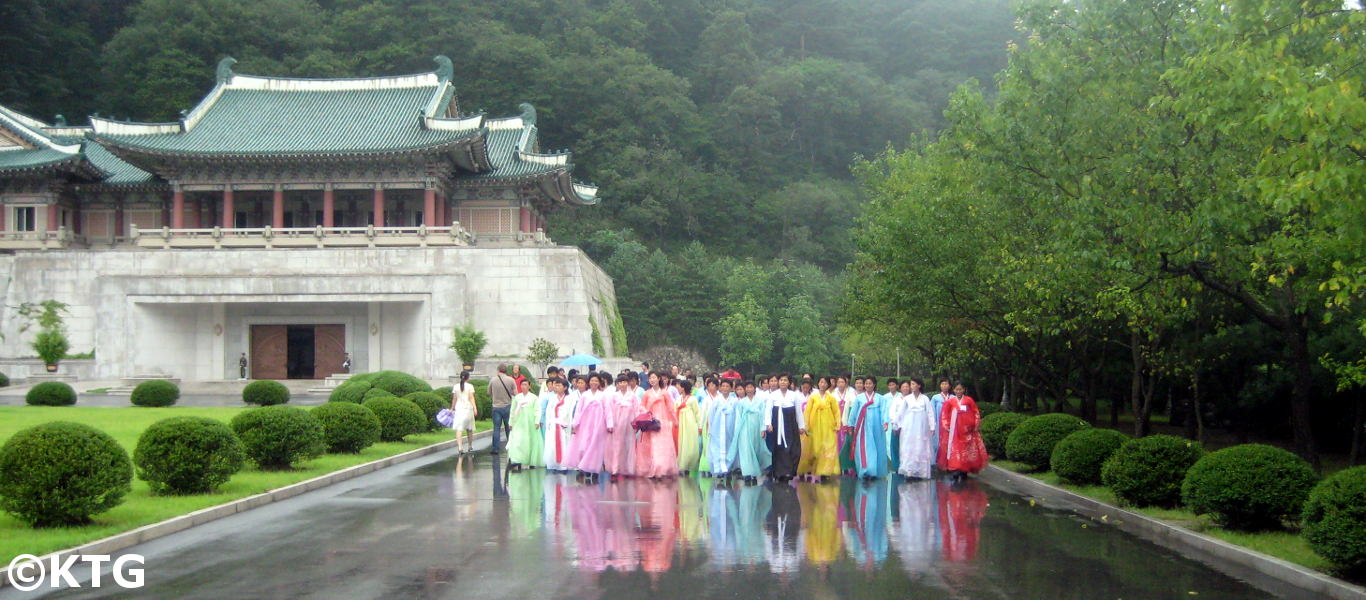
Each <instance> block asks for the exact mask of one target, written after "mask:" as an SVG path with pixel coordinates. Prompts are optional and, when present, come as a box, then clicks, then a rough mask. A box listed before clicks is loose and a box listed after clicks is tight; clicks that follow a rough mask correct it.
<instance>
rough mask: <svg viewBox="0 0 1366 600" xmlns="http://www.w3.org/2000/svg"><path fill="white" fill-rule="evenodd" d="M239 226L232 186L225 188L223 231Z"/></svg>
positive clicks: (221, 224)
mask: <svg viewBox="0 0 1366 600" xmlns="http://www.w3.org/2000/svg"><path fill="white" fill-rule="evenodd" d="M235 225H237V211H236V210H235V209H234V208H233V205H232V186H231V185H225V186H223V221H222V223H220V226H221V227H223V229H232V228H233V227H234V226H235Z"/></svg>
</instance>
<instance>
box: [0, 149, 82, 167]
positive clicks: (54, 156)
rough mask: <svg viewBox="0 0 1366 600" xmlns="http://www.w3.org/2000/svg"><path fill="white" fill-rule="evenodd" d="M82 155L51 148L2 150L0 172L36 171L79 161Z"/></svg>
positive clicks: (0, 152)
mask: <svg viewBox="0 0 1366 600" xmlns="http://www.w3.org/2000/svg"><path fill="white" fill-rule="evenodd" d="M80 159H81V155H79V154H69V153H66V152H61V151H58V150H53V149H51V148H40V149H37V150H29V149H22V150H5V151H0V172H16V171H36V170H40V169H46V168H51V167H56V166H58V165H60V164H61V163H63V162H67V161H77V162H79V161H80Z"/></svg>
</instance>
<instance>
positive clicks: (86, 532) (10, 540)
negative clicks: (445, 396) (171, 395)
mask: <svg viewBox="0 0 1366 600" xmlns="http://www.w3.org/2000/svg"><path fill="white" fill-rule="evenodd" d="M243 410H249V409H247V408H195V407H174V406H173V407H167V408H140V407H120V408H101V407H81V406H68V407H46V406H0V440H8V439H9V438H10V436H11V435H13V434H14V433H15V432H17V431H19V430H21V429H24V428H27V427H31V426H33V425H37V424H39V423H46V422H49V421H75V422H77V423H84V424H87V425H91V426H93V427H95V428H97V429H100V430H102V431H104V432H106V433H108V434H109V435H112V436H114V439H116V440H118V441H119V443H120V444H122V445H123V447H124V448H126V449H127V450H128V453H129V456H132V453H133V448H134V447H135V446H136V445H137V440H138V436H139V435H141V434H142V431H143V430H144V429H146V428H147V426H148V425H151V424H152V423H155V422H156V421H159V420H161V419H165V418H167V417H185V416H196V417H209V418H212V419H218V420H220V421H223V422H225V423H226V422H228V421H229V420H231V419H232V417H233V416H234V415H236V414H237V413H239V412H242V411H243ZM477 426H478V429H479V431H483V430H486V429H488V428H489V427H490V425H489V422H488V421H480V422H478V424H477ZM452 437H453V436H452V435H451V432H450V431H449V430H442V431H436V432H433V433H424V434H421V435H412V436H408V438H407V440H406V441H404V442H389V443H380V444H376V445H374V446H371V447H369V448H367V449H366V450H365V451H364V452H361V453H360V454H327V455H324V456H322V457H319V458H317V459H315V460H311V461H308V462H306V463H302V464H301V465H299V467H297V468H296V469H295V470H293V471H261V470H259V469H256V468H255V467H248V468H246V469H243V470H242V471H240V472H238V473H237V474H236V475H234V476H233V478H232V480H231V481H229V482H227V483H226V484H224V485H223V486H222V487H221V488H219V490H218V492H217V493H215V494H204V495H196V496H154V495H152V493H151V491H150V490H149V489H148V488H147V484H146V483H144V482H143V481H141V480H139V479H136V478H135V479H134V480H133V491H132V492H131V493H129V494H128V495H127V496H126V497H125V499H124V502H123V504H121V505H119V506H117V507H115V508H114V509H112V510H110V511H109V512H106V513H102V514H99V515H95V517H94V521H95V522H94V523H93V524H91V525H86V526H83V527H59V528H51V529H32V528H30V527H29V526H27V525H25V524H24V523H23V522H21V521H19V520H17V519H15V518H14V517H12V516H10V515H9V514H6V513H0V564H9V561H10V560H11V559H12V558H14V557H15V556H16V555H19V554H37V555H42V554H44V553H47V552H52V551H54V550H60V549H62V548H69V547H72V546H76V545H79V544H83V543H86V542H91V541H94V540H98V539H100V538H104V537H108V536H111V535H114V534H116V533H121V532H124V531H128V530H130V529H136V528H138V527H141V526H143V525H148V524H151V523H156V522H158V521H163V520H166V519H169V518H172V517H176V516H179V515H183V514H186V513H190V512H194V511H196V510H199V509H201V508H208V507H210V506H215V505H218V504H223V503H225V502H230V501H233V500H237V499H239V498H244V497H247V496H251V495H253V494H259V493H261V492H265V491H269V490H273V489H276V488H280V487H284V486H286V485H289V484H292V483H298V482H300V481H304V480H306V479H311V478H313V477H317V476H319V475H324V474H326V473H330V472H332V471H337V470H340V469H344V468H346V467H351V466H355V465H359V464H362V463H366V462H370V461H373V460H378V459H381V458H385V457H388V456H393V455H395V454H401V453H403V452H407V451H409V450H414V449H417V448H421V447H423V446H428V445H431V444H435V443H437V442H442V441H445V440H449V439H451V438H452Z"/></svg>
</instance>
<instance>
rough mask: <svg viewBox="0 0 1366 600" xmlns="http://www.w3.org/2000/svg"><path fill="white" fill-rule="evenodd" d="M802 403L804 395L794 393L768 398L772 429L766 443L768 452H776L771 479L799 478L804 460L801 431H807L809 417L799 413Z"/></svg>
mask: <svg viewBox="0 0 1366 600" xmlns="http://www.w3.org/2000/svg"><path fill="white" fill-rule="evenodd" d="M801 401H802V394H801V392H798V391H795V390H785V391H774V392H773V393H772V394H770V395H769V397H768V406H767V407H766V413H767V415H768V426H769V427H771V428H772V429H773V430H772V431H771V432H769V434H768V439H767V442H768V447H769V450H771V451H772V452H773V472H772V473H771V476H772V477H775V478H782V477H786V478H791V477H795V476H796V475H797V463H798V462H800V461H801V456H802V440H801V437H800V434H799V430H802V429H806V415H803V414H802V411H801V410H800V406H801Z"/></svg>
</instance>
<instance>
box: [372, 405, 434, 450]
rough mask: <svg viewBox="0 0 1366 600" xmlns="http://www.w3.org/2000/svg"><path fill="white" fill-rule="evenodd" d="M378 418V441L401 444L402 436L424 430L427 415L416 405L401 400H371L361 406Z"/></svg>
mask: <svg viewBox="0 0 1366 600" xmlns="http://www.w3.org/2000/svg"><path fill="white" fill-rule="evenodd" d="M362 406H364V407H365V408H368V409H370V410H372V411H374V412H375V416H378V417H379V423H380V434H379V439H381V440H383V441H386V442H401V441H403V438H404V436H407V435H409V434H413V433H418V432H420V431H423V430H425V429H426V427H427V426H426V424H425V423H426V420H427V415H426V414H424V413H423V412H422V409H420V408H418V407H417V405H416V404H413V403H412V402H409V401H408V400H405V399H403V398H394V397H385V398H371V399H369V400H366V401H365V403H364V404H362Z"/></svg>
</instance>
